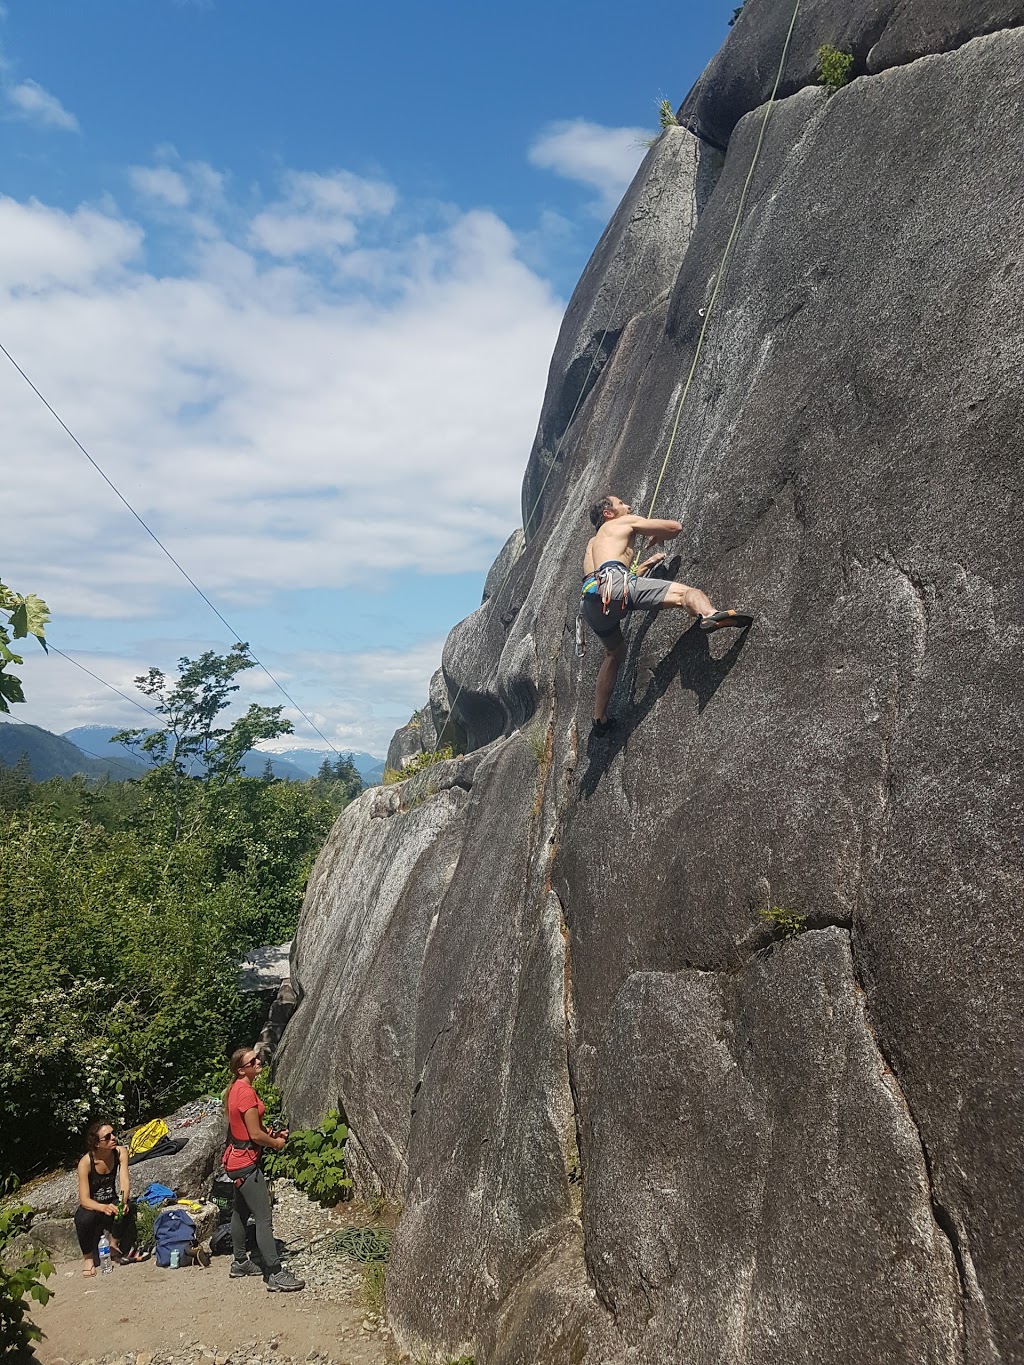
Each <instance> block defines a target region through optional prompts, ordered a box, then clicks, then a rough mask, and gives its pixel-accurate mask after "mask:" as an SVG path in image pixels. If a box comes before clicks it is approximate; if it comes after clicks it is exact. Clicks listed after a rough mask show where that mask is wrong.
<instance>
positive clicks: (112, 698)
mask: <svg viewBox="0 0 1024 1365" xmlns="http://www.w3.org/2000/svg"><path fill="white" fill-rule="evenodd" d="M443 645H444V641H443V639H441V638H437V639H433V640H428V641H425V642H422V643H420V644H418V645H416V646H414V647H413V648H411V649H408V650H399V649H372V650H365V651H361V652H353V653H341V652H331V651H305V652H303V651H299V652H297V653H296V654H294V655H290V656H287V657H285V656H277V655H275V654H273V653H271V654H269V655H268V656H267V658H266V662H267V665H268V667H269V668H270V670H271V672H272V673H273V674H274V676H275V677H276V678H279V679H280V681H281V682H282V683H283V684H284V686H285V687H286V688H287V689H288V690H289V691H290V692H291V693H292V695H296V693H299V692H301V693H303V695H309V694H310V684H312V692H313V694H314V695H318V696H321V697H326V696H329V697H330V709H329V712H327V711H324V710H318V709H316V708H315V707H313V706H303V709H304V710H305V712H306V714H307V715H308V716H309V718H310V720H312V721H313V723H314V725H315V726H316V727H317V729H319V730H320V731H321V732H322V734H323V735H325V736H326V737H327V739H328V740H329V741H330V742H331V743H332V744H333V745H334V746H335V748H337V749H339V750H340V751H342V752H344V751H346V750H348V749H361V750H363V751H365V752H367V753H376V754H380V755H383V754H384V753H385V752H386V751H387V747H388V744H389V742H390V740H391V736H392V735H393V734H394V732H395V730H396V729H398V727H399V726H401V725H404V724H405V722H406V721H407V720H408V719H409V717H410V716H411V715H412V713H413V711H415V710H418V709H419V708H420V707H421V706H423V705H424V704H425V702H426V700H427V687H428V684H429V681H430V677H431V675H432V674H433V672H434V671H435V669H437V667H438V666H439V665H440V662H441V650H442V647H443ZM148 648H149V653H148V654H147V655H146V656H145V657H144V658H143V657H139V658H134V659H132V658H127V657H125V656H124V655H123V654H115V653H111V652H107V653H100V652H97V651H75V652H74V655H73V657H74V658H75V659H76V660H77V661H78V662H79V663H80V664H81V665H83V666H84V667H85V668H87V669H89V670H90V672H91V673H94V674H96V675H97V676H98V677H100V678H103V679H105V680H106V681H108V682H109V683H110V684H111V685H112V686H113V687H116V688H117V689H118V691H120V692H121V693H123V694H124V696H123V697H118V696H117V695H116V694H115V693H114V692H112V691H111V690H110V688H109V687H104V686H103V684H102V683H99V682H96V681H95V679H93V678H92V677H90V676H89V675H88V674H87V673H84V672H83V671H82V669H81V668H76V667H75V666H74V665H73V664H72V663H69V662H68V660H67V659H66V658H64V657H62V656H61V655H60V654H56V653H54V652H52V651H51V653H49V654H46V655H44V654H43V652H42V651H41V650H39V649H36V648H35V647H34V646H33V647H32V648H28V647H26V648H25V650H24V651H23V655H24V659H25V662H24V664H23V665H22V666H21V667H19V669H18V673H19V676H20V677H21V678H22V680H23V682H24V684H25V692H26V695H27V697H28V701H27V702H26V703H25V704H24V705H19V706H18V707H17V708H16V711H15V713H14V714H15V719H16V721H25V722H28V724H30V725H41V726H42V727H43V728H44V729H47V730H52V731H53V732H54V733H56V734H62V733H63V732H64V731H66V730H71V729H73V728H74V727H75V726H78V725H117V726H121V727H123V728H131V727H138V726H147V725H150V724H153V723H154V722H153V721H151V720H150V719H149V718H148V717H147V715H146V713H145V712H144V711H142V710H140V709H139V707H138V706H133V705H132V703H131V701H129V700H127V699H126V698H134V699H135V700H136V701H137V702H139V703H141V704H142V705H143V706H147V707H151V705H152V703H151V701H150V700H149V698H147V697H145V696H144V695H143V694H142V693H140V692H139V691H138V690H137V689H136V687H135V684H134V679H135V678H136V677H137V676H139V675H140V674H142V673H145V672H146V671H147V669H148V667H149V665H150V664H152V663H154V661H156V662H158V663H159V662H160V661H161V660H163V656H165V655H166V656H167V657H166V661H165V666H166V667H167V668H168V670H173V667H174V664H175V662H176V659H177V656H178V654H179V653H184V654H187V655H188V656H189V657H190V658H195V657H197V656H198V655H199V654H201V653H202V651H203V650H204V649H219V648H220V646H218V644H217V642H216V641H213V640H190V641H174V642H167V641H162V642H150V644H149V646H148ZM261 657H262V655H261ZM242 696H243V700H241V701H239V702H237V704H235V705H234V706H232V707H229V709H228V710H227V712H226V713H225V714H226V715H227V717H228V719H229V720H230V719H232V718H233V717H234V716H235V715H237V714H240V713H241V712H242V711H244V709H245V707H246V706H247V705H248V703H249V702H250V701H251V700H253V699H254V698H255V699H258V700H259V701H260V702H261V703H262V704H263V705H268V706H274V705H277V704H278V703H282V704H283V705H284V711H283V715H284V716H285V718H286V719H288V720H290V721H291V722H292V724H293V725H294V727H295V733H294V734H292V735H288V736H285V737H283V738H281V739H279V740H274V741H273V743H272V744H271V745H270V746H264V747H269V749H271V750H272V751H273V752H275V753H285V752H286V751H287V750H288V749H289V748H310V747H312V748H321V747H323V740H322V739H321V737H320V735H318V734H317V733H316V730H313V729H311V728H310V726H309V724H308V723H307V722H306V720H305V719H304V717H303V716H302V715H301V714H300V713H299V712H298V711H297V710H296V709H295V708H294V707H292V706H289V705H288V704H287V703H285V702H284V698H283V697H282V696H281V694H280V692H278V690H277V688H276V687H275V686H274V683H273V682H272V681H271V680H270V679H269V678H268V677H267V675H266V674H265V673H263V672H262V671H260V670H258V669H253V670H252V671H251V672H249V673H248V674H246V678H245V684H244V690H243V694H242ZM94 752H98V754H99V756H100V757H102V756H103V754H104V752H105V746H102V745H98V746H95V748H94ZM110 753H111V754H117V753H120V750H118V749H116V748H114V747H113V746H111V749H110Z"/></svg>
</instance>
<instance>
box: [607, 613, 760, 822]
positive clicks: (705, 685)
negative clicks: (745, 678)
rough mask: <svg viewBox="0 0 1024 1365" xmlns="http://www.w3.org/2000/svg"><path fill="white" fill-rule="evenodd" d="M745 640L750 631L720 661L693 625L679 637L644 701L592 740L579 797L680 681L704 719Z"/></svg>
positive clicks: (630, 677) (633, 652)
mask: <svg viewBox="0 0 1024 1365" xmlns="http://www.w3.org/2000/svg"><path fill="white" fill-rule="evenodd" d="M655 615H656V613H655V612H648V613H647V614H646V616H645V619H644V621H643V624H642V625H641V626H640V629H639V630H638V631H637V633H636V640H635V641H634V642H633V647H632V648H631V649H630V652H629V658H628V659H627V661H626V664H625V666H624V667H625V670H628V671H627V678H626V681H627V683H628V688H627V689H626V690H627V691H628V692H629V693H632V692H633V685H634V683H635V677H636V661H637V659H639V657H640V652H641V651H640V646H641V645H642V644H643V641H644V637H645V636H646V634H647V632H648V631H649V630H650V628H651V626H652V625H653V624H654V618H655ZM746 638H747V632H746V631H745V630H744V631H741V632H740V633H739V638H738V639H737V640H736V641H735V642H734V643H733V644H732V645H731V646H730V648H729V650H728V652H727V653H725V654H723V655H722V657H721V658H720V659H716V658H715V656H714V655H713V654H712V653H711V647H710V646H711V635H710V633H708V632H707V631H703V630H701V629H700V628H699V626H698V624H697V622H696V621H694V623H693V625H692V626H691V627H690V628H689V630H686V631H684V632H683V634H682V635H680V637H679V639H678V640H677V641H676V642H675V644H674V645H673V646H672V648H671V649H670V650H669V652H668V653H667V654H666V655H665V657H664V658H663V659H662V661H661V663H659V664H657V665H656V666H655V667H654V669H653V670H652V671H651V679H650V682H649V683H648V684H647V689H646V691H645V692H644V694H643V696H642V697H639V698H635V699H634V700H633V702H632V703H631V704H630V707H629V710H628V711H627V712H626V714H625V715H622V716H620V717H619V718H618V723H617V724H616V727H615V729H614V731H613V732H612V733H611V734H610V735H608V736H606V737H605V738H604V739H596V738H595V737H594V736H593V735H591V736H590V738H589V739H588V741H587V769H586V772H584V774H583V776H582V777H581V778H580V796H581V797H582V798H583V799H584V800H587V799H588V798H589V797H591V796H593V795H594V793H595V792H596V791H597V785H598V783H599V782H600V780H601V778H602V776H603V775H604V773H605V772H606V771H607V769H608V768H609V767H610V766H611V764H612V763H613V762H614V760H615V759H616V758H617V757H618V756H619V754H620V753H621V752H622V750H623V749H624V748H625V747H626V745H627V744H628V742H629V739H630V736H631V735H632V734H633V732H634V731H635V730H638V729H639V728H640V726H641V725H642V724H643V723H644V721H645V720H646V719H647V717H648V716H649V715H650V713H651V711H652V710H653V709H654V707H655V705H656V704H657V703H658V702H659V701H660V700H661V699H662V697H663V696H664V695H665V693H666V692H667V691H668V690H669V688H670V687H671V686H672V684H673V683H674V682H676V681H678V684H679V688H680V690H681V691H683V692H692V693H693V695H694V696H695V697H696V699H697V713H698V715H699V714H700V713H701V712H702V711H703V710H704V708H705V707H706V706H707V704H708V703H709V702H710V701H711V698H712V697H713V696H714V695H715V693H716V692H717V691H718V689H719V688H720V687H721V685H722V683H724V682H725V680H726V678H727V677H728V675H729V673H730V672H731V671H732V669H733V667H734V666H735V664H736V663H737V661H738V660H739V657H740V652H741V650H742V649H743V644H744V641H745V640H746Z"/></svg>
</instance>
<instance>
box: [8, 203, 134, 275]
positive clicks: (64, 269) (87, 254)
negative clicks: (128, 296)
mask: <svg viewBox="0 0 1024 1365" xmlns="http://www.w3.org/2000/svg"><path fill="white" fill-rule="evenodd" d="M142 239H143V234H142V229H141V228H139V227H138V226H137V225H136V224H134V223H130V222H128V221H126V220H124V219H120V218H113V217H111V216H110V215H109V214H106V213H98V212H96V210H94V209H90V208H79V209H76V210H75V212H74V213H65V212H63V211H62V210H60V209H51V208H47V207H46V205H44V204H40V203H39V202H38V201H37V200H34V199H32V200H30V201H29V202H28V203H27V204H22V203H19V202H18V200H16V199H10V198H8V197H6V196H2V195H0V241H2V242H3V244H4V249H3V251H2V252H0V298H2V297H3V295H4V293H5V292H6V291H10V293H11V294H14V295H17V294H24V293H26V292H31V293H35V292H37V291H40V290H49V289H53V288H55V287H60V286H63V287H64V288H65V289H78V288H80V287H82V286H83V285H87V284H90V283H93V282H95V281H96V280H97V279H98V278H99V277H101V276H103V275H105V274H107V273H109V272H111V271H114V272H116V271H120V270H121V269H122V268H123V267H124V266H126V265H127V264H128V263H129V262H130V261H131V260H132V259H133V258H134V257H135V256H136V255H137V254H138V252H139V249H140V247H141V245H142Z"/></svg>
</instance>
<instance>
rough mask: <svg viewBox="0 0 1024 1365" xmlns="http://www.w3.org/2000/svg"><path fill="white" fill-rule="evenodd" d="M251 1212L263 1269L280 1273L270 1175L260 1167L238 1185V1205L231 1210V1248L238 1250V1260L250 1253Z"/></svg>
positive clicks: (236, 1255)
mask: <svg viewBox="0 0 1024 1365" xmlns="http://www.w3.org/2000/svg"><path fill="white" fill-rule="evenodd" d="M230 1174H231V1172H230V1171H229V1172H228V1175H230ZM250 1215H251V1216H252V1217H253V1218H255V1220H256V1245H257V1246H258V1247H259V1252H260V1260H261V1261H262V1262H263V1269H264V1270H265V1271H266V1272H267V1274H268V1275H276V1274H277V1272H278V1271H279V1270H280V1269H281V1260H280V1257H279V1256H278V1254H277V1243H276V1242H275V1241H274V1223H273V1219H272V1216H271V1212H270V1191H269V1190H268V1189H267V1181H266V1177H265V1176H264V1174H263V1172H262V1171H261V1170H260V1168H259V1167H258V1166H257V1167H256V1169H255V1170H254V1171H253V1173H252V1175H247V1176H246V1177H245V1179H244V1180H243V1181H242V1183H241V1185H236V1186H235V1206H234V1208H233V1209H232V1211H231V1250H232V1251H233V1252H234V1253H235V1260H236V1261H244V1260H246V1258H247V1257H248V1255H249V1252H248V1250H247V1248H246V1244H245V1224H246V1220H247V1219H248V1218H249V1216H250Z"/></svg>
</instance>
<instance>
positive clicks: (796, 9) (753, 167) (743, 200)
mask: <svg viewBox="0 0 1024 1365" xmlns="http://www.w3.org/2000/svg"><path fill="white" fill-rule="evenodd" d="M801 3H802V0H796V4H795V5H794V6H793V17H792V19H790V21H789V31H788V32H787V34H786V41H785V42H784V43H783V45H782V57H781V59H780V60H779V69H778V71H777V73H776V76H775V84H774V85H773V86H772V93H771V95H770V96H769V99H768V104H767V105H766V107H765V111H764V118H763V119H762V120H761V128H760V131H759V132H758V135H757V143H756V145H755V147H754V155H753V157H752V158H751V161H750V170H749V171H748V172H747V178H746V180H745V181H744V182H743V190H742V192H741V194H740V202H739V205H738V207H737V209H736V217H735V219H734V221H733V225H732V231H731V232H730V233H729V240H728V241H727V242H726V244H725V251H724V252H723V254H722V262H721V265H720V266H719V267H718V273H717V274H716V275H715V287H714V290H713V291H712V294H711V302H710V303H709V304H708V306H707V308H706V309H705V310H704V321H703V323H702V324H701V329H700V335H699V336H698V338H697V347H696V350H695V351H694V353H693V361H692V363H691V365H690V372H689V374H688V375H687V376H686V383H685V385H684V386H683V392H682V394H681V395H680V398H679V402H678V404H677V405H676V415H675V421H674V422H673V423H672V434H671V436H670V437H669V442H668V448H667V450H666V451H665V458H664V460H663V461H662V463H661V470H660V472H659V474H658V481H657V483H656V484H655V485H654V492H653V493H652V494H651V505H650V507H649V508H648V509H647V515H648V516H649V517H651V516H653V515H654V505H655V503H656V502H657V501H658V494H659V493H660V492H661V485H662V483H663V481H664V478H665V472H666V470H667V469H668V466H669V461H670V460H671V458H672V451H673V450H674V448H675V443H676V436H677V435H678V433H679V422H680V419H681V417H682V415H683V407H684V405H685V403H686V400H687V398H688V397H689V393H690V389H691V387H692V386H693V377H694V375H695V374H696V373H697V365H698V363H699V361H700V356H701V351H702V350H703V349H704V339H705V337H706V336H707V332H708V326H709V325H710V322H711V317H712V314H713V313H714V311H715V305H716V303H717V302H718V296H719V294H720V293H721V291H722V283H723V281H724V279H725V274H726V271H727V270H728V268H729V260H730V258H731V256H732V249H733V247H734V246H735V245H736V238H737V237H738V236H739V230H740V223H741V222H742V220H743V210H744V209H745V208H746V206H747V195H748V193H749V192H750V186H751V184H752V183H753V180H754V174H755V172H756V171H757V164H758V162H759V161H760V159H761V148H762V146H763V145H764V136H765V133H766V132H767V131H768V122H769V120H770V118H771V116H772V111H773V109H774V108H775V104H776V101H777V99H778V94H779V86H780V85H781V84H782V77H783V75H784V74H785V70H786V62H787V60H788V59H789V49H790V46H791V44H792V41H793V33H794V30H795V29H796V21H797V16H798V15H799V13H800V5H801Z"/></svg>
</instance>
